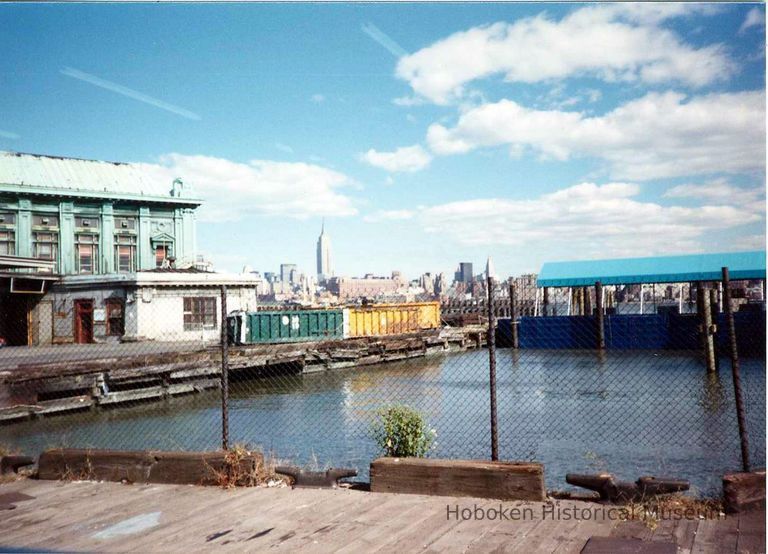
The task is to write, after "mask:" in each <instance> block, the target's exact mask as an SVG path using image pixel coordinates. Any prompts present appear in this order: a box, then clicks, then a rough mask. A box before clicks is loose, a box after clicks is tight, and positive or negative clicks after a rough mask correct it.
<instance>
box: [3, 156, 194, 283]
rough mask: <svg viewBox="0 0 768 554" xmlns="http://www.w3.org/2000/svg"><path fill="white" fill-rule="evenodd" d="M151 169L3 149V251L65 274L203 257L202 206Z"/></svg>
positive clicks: (141, 267) (179, 185) (180, 263)
mask: <svg viewBox="0 0 768 554" xmlns="http://www.w3.org/2000/svg"><path fill="white" fill-rule="evenodd" d="M151 170H152V168H151V167H149V166H148V167H147V168H144V167H142V166H141V165H133V164H127V163H117V162H103V161H94V160H81V159H74V158H60V157H53V156H40V155H33V154H20V153H15V152H0V255H3V254H6V255H15V256H20V257H28V258H37V259H43V260H52V261H55V262H56V263H55V272H56V273H59V274H62V275H84V274H88V275H90V274H105V273H130V272H134V271H138V270H147V269H153V268H156V267H161V266H163V264H164V263H165V264H167V263H168V262H167V261H166V260H168V259H171V260H173V261H175V265H177V266H183V265H193V264H194V262H195V214H194V211H195V209H196V208H197V207H198V206H199V205H200V204H201V202H200V200H197V199H195V198H191V197H188V196H189V194H188V191H185V190H184V185H183V183H182V181H181V180H179V179H176V180H175V181H171V182H165V181H163V180H161V179H153V178H152V177H153V176H152V174H151Z"/></svg>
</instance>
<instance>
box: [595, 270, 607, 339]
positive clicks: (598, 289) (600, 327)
mask: <svg viewBox="0 0 768 554" xmlns="http://www.w3.org/2000/svg"><path fill="white" fill-rule="evenodd" d="M595 303H596V304H597V310H596V314H595V316H596V317H595V322H596V324H597V349H598V350H605V320H604V318H603V284H602V283H601V282H600V281H597V282H596V283H595Z"/></svg>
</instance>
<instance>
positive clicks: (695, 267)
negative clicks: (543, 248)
mask: <svg viewBox="0 0 768 554" xmlns="http://www.w3.org/2000/svg"><path fill="white" fill-rule="evenodd" d="M723 267H727V268H728V271H729V273H730V277H731V280H737V279H765V252H726V253H722V254H692V255H687V256H654V257H650V258H624V259H617V260H585V261H577V262H547V263H545V264H544V265H543V266H542V268H541V272H539V276H538V279H537V281H536V285H537V286H539V287H581V286H588V285H594V284H595V282H597V281H600V282H601V283H602V284H604V285H629V284H637V283H686V282H691V281H719V280H720V279H722V268H723Z"/></svg>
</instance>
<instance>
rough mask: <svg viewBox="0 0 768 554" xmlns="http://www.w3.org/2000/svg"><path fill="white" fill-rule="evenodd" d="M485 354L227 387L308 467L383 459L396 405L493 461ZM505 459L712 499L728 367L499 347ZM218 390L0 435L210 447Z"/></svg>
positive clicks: (727, 404)
mask: <svg viewBox="0 0 768 554" xmlns="http://www.w3.org/2000/svg"><path fill="white" fill-rule="evenodd" d="M487 360H488V355H487V352H485V351H477V352H466V353H461V354H455V355H450V356H444V357H442V356H438V357H432V358H428V359H421V360H412V361H409V362H397V363H392V364H386V365H380V366H370V367H365V368H360V369H349V370H341V371H332V372H323V373H316V374H309V375H290V376H279V377H270V378H265V379H254V380H243V381H237V382H234V383H232V384H231V392H230V437H231V438H230V440H231V442H233V443H235V442H238V443H247V444H250V445H253V446H259V447H261V448H263V449H264V450H265V451H267V452H272V453H274V455H276V456H277V457H278V458H280V459H281V460H285V461H291V462H294V463H297V464H299V465H301V464H305V463H308V462H309V461H311V460H317V462H318V463H319V464H320V465H334V466H337V467H338V466H351V467H356V468H357V469H358V470H359V471H360V473H361V475H362V476H363V477H366V476H367V470H368V464H369V462H370V461H371V459H373V458H374V457H376V455H377V451H376V449H375V446H374V444H373V442H372V441H371V440H370V438H369V436H368V430H369V428H370V425H371V423H372V421H373V418H374V417H375V412H376V410H377V409H378V408H380V407H381V406H382V405H384V404H386V403H391V402H400V403H405V404H409V405H411V406H413V407H415V408H417V409H419V410H421V411H423V412H424V413H425V414H426V416H427V419H428V421H429V423H430V426H431V427H434V428H435V429H436V430H437V433H438V435H437V445H436V449H435V451H434V453H433V455H434V456H446V457H462V458H487V457H488V456H489V455H490V433H489V421H490V414H489V410H488V366H487ZM497 360H498V369H497V375H498V394H497V396H498V417H499V448H500V454H501V456H502V458H505V459H522V458H526V459H527V458H533V459H537V460H540V461H542V462H544V463H545V473H546V476H547V482H548V486H550V487H562V486H564V476H565V473H567V472H569V471H582V472H586V471H591V470H595V469H596V468H600V469H608V470H609V471H612V472H614V473H617V474H618V475H619V476H620V477H621V478H624V479H632V480H634V479H636V478H637V477H638V476H639V475H641V474H656V475H670V476H675V477H683V478H689V479H691V480H692V482H693V483H694V485H695V486H696V487H697V488H699V489H700V490H703V491H704V492H714V491H715V490H716V489H717V488H718V487H719V483H720V476H721V475H722V473H723V472H724V471H726V470H733V469H737V468H738V467H739V446H738V433H737V424H736V416H735V413H734V408H733V388H732V385H731V382H730V372H729V370H730V365H729V363H728V361H727V360H723V363H722V370H721V371H722V373H721V375H717V374H715V375H708V374H707V373H706V371H705V370H704V368H703V367H702V365H701V363H700V361H698V358H697V357H696V356H695V355H693V354H691V353H686V354H680V353H669V352H664V353H652V352H651V353H649V352H613V351H609V352H607V353H604V354H602V355H600V356H598V355H596V354H595V353H594V352H584V351H580V352H572V351H530V350H522V351H513V350H499V352H498V355H497ZM742 374H743V376H742V379H743V383H744V390H745V391H746V394H747V398H746V408H747V419H748V425H749V429H750V432H751V437H750V438H751V448H752V451H753V456H754V460H755V461H754V463H755V465H756V466H757V465H764V464H765V363H764V362H763V361H762V360H743V361H742ZM220 428H221V415H220V397H219V393H218V391H208V392H205V393H200V394H197V395H193V396H187V397H178V398H172V399H169V400H167V401H164V402H157V403H148V404H143V405H139V406H133V407H128V408H119V409H112V410H95V411H89V412H81V413H77V414H70V415H66V416H59V417H54V418H50V419H43V420H38V421H29V422H23V423H18V424H13V425H6V426H3V427H0V443H7V444H10V445H13V446H19V447H21V448H23V450H24V451H26V452H28V453H37V452H39V451H40V450H42V449H43V448H45V447H49V446H60V445H65V446H79V447H111V448H136V449H138V448H155V449H212V448H216V447H218V445H219V444H220V434H219V433H220Z"/></svg>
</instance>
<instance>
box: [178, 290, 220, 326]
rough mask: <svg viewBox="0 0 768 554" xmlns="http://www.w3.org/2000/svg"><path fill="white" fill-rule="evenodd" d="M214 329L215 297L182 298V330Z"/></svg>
mask: <svg viewBox="0 0 768 554" xmlns="http://www.w3.org/2000/svg"><path fill="white" fill-rule="evenodd" d="M202 329H216V298H206V297H203V296H195V297H188V298H185V299H184V330H185V331H200V330H202Z"/></svg>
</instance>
